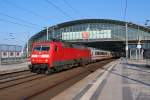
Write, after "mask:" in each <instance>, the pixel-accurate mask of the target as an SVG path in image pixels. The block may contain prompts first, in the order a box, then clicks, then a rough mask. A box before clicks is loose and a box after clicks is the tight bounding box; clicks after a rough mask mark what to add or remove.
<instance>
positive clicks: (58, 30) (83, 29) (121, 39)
mask: <svg viewBox="0 0 150 100" xmlns="http://www.w3.org/2000/svg"><path fill="white" fill-rule="evenodd" d="M53 38H55V39H61V40H64V41H67V42H73V43H80V44H83V45H87V46H89V47H94V48H99V49H104V50H110V51H114V52H118V53H121V54H125V47H126V40H127V41H128V56H129V57H130V58H131V59H136V58H137V57H140V58H141V59H142V58H143V52H144V49H147V48H149V47H150V44H149V40H150V28H148V27H145V26H141V25H137V24H134V23H130V22H124V21H118V20H110V19H82V20H74V21H69V22H64V23H60V24H57V25H54V26H51V27H48V28H47V29H44V30H42V31H40V32H39V33H37V34H35V35H34V36H32V37H31V38H30V40H29V44H30V46H29V47H30V48H29V50H30V51H31V46H32V43H33V42H37V41H45V40H51V39H53Z"/></svg>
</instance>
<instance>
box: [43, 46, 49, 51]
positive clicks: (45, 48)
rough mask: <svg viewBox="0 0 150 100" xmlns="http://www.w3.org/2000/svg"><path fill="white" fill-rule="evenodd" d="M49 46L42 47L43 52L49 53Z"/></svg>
mask: <svg viewBox="0 0 150 100" xmlns="http://www.w3.org/2000/svg"><path fill="white" fill-rule="evenodd" d="M49 49H50V47H49V46H42V48H41V51H49Z"/></svg>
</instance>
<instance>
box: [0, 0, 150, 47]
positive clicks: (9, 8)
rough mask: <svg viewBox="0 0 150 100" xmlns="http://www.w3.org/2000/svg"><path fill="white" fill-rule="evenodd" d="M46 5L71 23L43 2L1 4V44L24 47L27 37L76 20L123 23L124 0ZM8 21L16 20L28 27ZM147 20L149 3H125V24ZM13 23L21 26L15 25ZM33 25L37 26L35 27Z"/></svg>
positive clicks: (145, 0) (134, 0)
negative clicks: (120, 21) (103, 20)
mask: <svg viewBox="0 0 150 100" xmlns="http://www.w3.org/2000/svg"><path fill="white" fill-rule="evenodd" d="M49 1H51V2H52V3H54V4H55V5H57V6H58V7H59V8H60V9H62V10H63V11H64V12H65V13H67V14H68V15H69V16H71V17H72V18H73V19H71V18H69V17H67V16H65V15H63V14H62V13H61V12H60V11H58V9H56V8H55V7H53V6H52V5H50V4H48V2H46V0H0V44H2V43H5V44H19V45H22V46H23V45H24V44H25V41H26V40H27V39H28V35H29V37H31V36H32V35H34V34H35V33H37V32H39V31H40V30H42V29H44V28H43V27H45V26H51V25H55V24H58V23H62V22H65V21H70V20H75V19H84V18H102V19H115V20H123V15H124V8H125V0H49ZM65 1H67V3H66V2H65ZM68 3H69V6H68ZM70 6H71V7H72V8H73V9H72V8H71V7H70ZM4 14H5V15H4ZM8 15H9V17H8ZM10 17H15V18H17V19H21V20H24V21H27V22H28V23H25V22H23V21H18V20H15V19H14V18H10ZM146 19H150V0H128V6H127V17H126V20H127V21H131V22H135V23H144V22H145V20H146ZM4 20H5V21H4ZM6 20H7V21H11V23H9V22H6ZM12 22H13V23H14V22H15V23H20V24H21V25H20V24H19V25H15V24H12ZM22 24H23V25H28V26H31V28H29V27H26V26H22ZM32 24H38V26H37V25H36V26H35V25H32ZM32 27H33V28H32ZM10 33H13V34H10Z"/></svg>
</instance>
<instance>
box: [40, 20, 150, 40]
mask: <svg viewBox="0 0 150 100" xmlns="http://www.w3.org/2000/svg"><path fill="white" fill-rule="evenodd" d="M84 33H86V34H87V37H86V39H89V40H92V39H98V40H104V39H106V40H110V41H111V40H116V41H118V40H119V41H125V39H126V38H125V37H126V36H125V26H122V25H116V24H109V23H86V24H77V25H72V26H68V27H63V28H58V29H56V30H53V31H50V32H49V39H51V38H53V37H54V38H59V39H62V40H68V41H78V40H81V41H82V40H83V39H85V37H84ZM145 36H150V33H149V32H145V31H143V30H140V29H139V28H138V27H137V29H135V28H131V27H128V40H129V41H130V40H131V41H134V40H144V38H145ZM38 40H46V35H43V36H41V37H40V38H38Z"/></svg>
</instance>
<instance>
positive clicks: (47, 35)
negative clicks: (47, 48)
mask: <svg viewBox="0 0 150 100" xmlns="http://www.w3.org/2000/svg"><path fill="white" fill-rule="evenodd" d="M48 37H49V34H48V27H46V40H47V41H48Z"/></svg>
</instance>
